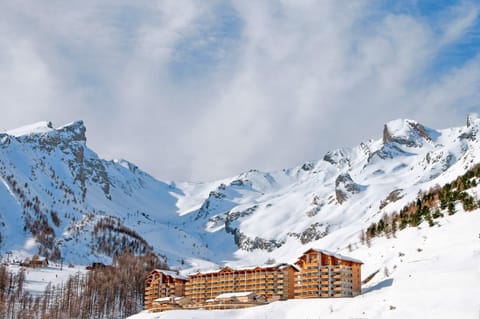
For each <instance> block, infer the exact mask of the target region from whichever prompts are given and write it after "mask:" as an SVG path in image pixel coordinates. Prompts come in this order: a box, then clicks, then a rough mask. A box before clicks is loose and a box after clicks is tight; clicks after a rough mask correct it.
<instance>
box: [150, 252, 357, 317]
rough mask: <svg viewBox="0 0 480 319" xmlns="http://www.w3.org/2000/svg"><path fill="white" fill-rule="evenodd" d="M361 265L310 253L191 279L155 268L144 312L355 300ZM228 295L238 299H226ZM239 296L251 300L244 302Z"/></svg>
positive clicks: (353, 260) (327, 254)
mask: <svg viewBox="0 0 480 319" xmlns="http://www.w3.org/2000/svg"><path fill="white" fill-rule="evenodd" d="M361 266H362V262H361V261H359V260H356V259H353V258H349V257H345V256H342V255H339V254H334V253H331V252H328V251H326V250H320V249H309V250H307V251H306V252H304V253H303V255H302V256H300V258H298V260H297V261H296V262H295V263H294V264H278V265H267V266H263V267H260V266H257V267H251V268H241V269H233V268H230V267H224V268H222V269H220V270H218V271H213V272H205V273H200V272H199V273H195V274H192V275H189V276H188V277H184V276H180V275H178V274H176V273H175V272H172V271H168V270H158V269H156V270H153V271H152V272H151V273H150V274H149V276H148V278H147V280H146V282H145V309H150V310H151V309H152V308H155V309H156V310H157V311H161V310H162V309H176V308H178V307H181V308H200V307H203V308H205V309H226V308H227V307H229V306H231V307H241V306H254V305H258V304H262V303H265V302H272V301H277V300H287V299H293V298H333V297H354V296H356V295H359V294H360V293H361ZM225 294H227V296H230V295H231V294H233V295H232V296H235V297H236V298H237V299H238V300H235V302H232V301H230V302H225V301H222V298H220V297H222V296H225ZM238 294H241V295H242V296H243V294H245V296H248V297H249V298H250V297H251V299H252V300H248V302H245V301H242V299H241V298H238V296H240V295H238ZM244 299H245V298H244ZM177 300H181V305H180V303H179V302H176V301H177ZM170 301H171V302H170ZM169 303H171V305H170V306H169V305H168V304H169ZM160 306H161V307H160ZM169 307H170V308H169ZM157 308H158V309H157Z"/></svg>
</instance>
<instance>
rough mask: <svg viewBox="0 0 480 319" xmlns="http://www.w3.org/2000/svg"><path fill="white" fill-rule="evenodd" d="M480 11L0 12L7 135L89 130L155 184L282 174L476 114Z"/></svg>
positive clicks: (191, 3)
mask: <svg viewBox="0 0 480 319" xmlns="http://www.w3.org/2000/svg"><path fill="white" fill-rule="evenodd" d="M479 9H480V4H479V3H478V1H473V0H472V1H469V0H465V1H445V0H438V1H434V0H421V1H420V0H401V1H400V0H399V1H389V0H357V1H347V0H345V1H339V0H322V1H314V0H278V1H269V0H264V1H244V0H231V1H220V0H209V1H196V0H161V1H147V0H138V1H135V2H131V1H126V0H105V1H93V0H85V1H68V2H63V1H53V0H52V1H47V2H42V3H39V2H37V1H28V0H20V1H4V2H2V3H0V90H1V94H0V105H1V106H2V116H1V117H0V129H2V130H7V129H11V128H14V127H17V126H21V125H24V124H28V123H32V122H36V121H41V120H50V121H53V123H54V124H55V125H58V126H60V125H62V124H65V123H68V122H71V121H74V120H77V119H83V120H84V121H85V123H86V125H87V136H88V139H89V140H88V143H89V145H90V146H91V147H92V148H93V149H94V150H95V151H97V152H98V153H99V154H100V155H101V156H102V157H106V158H125V159H127V160H130V161H132V162H135V163H136V164H138V165H139V166H140V167H142V168H143V169H144V170H146V171H148V172H150V173H152V174H153V175H154V176H156V177H158V178H160V179H175V180H195V181H199V180H211V179H216V178H221V177H226V176H230V175H234V174H238V173H240V172H242V171H245V170H249V169H251V168H258V169H262V170H274V169H281V168H284V167H291V166H295V165H299V164H301V163H302V162H305V161H307V160H315V159H320V158H322V157H323V154H324V153H326V152H327V151H328V150H330V149H332V148H338V147H342V146H354V145H356V144H358V143H360V142H362V141H364V140H368V139H370V138H378V137H380V136H381V131H382V127H383V124H384V123H385V122H386V121H389V120H393V119H396V118H412V119H415V120H418V121H419V122H422V123H423V124H425V125H427V126H430V127H435V128H442V127H447V126H453V125H462V124H463V123H464V122H465V119H466V115H467V113H468V112H475V111H476V112H480V107H479V104H478V101H480V90H479V87H480V56H479V52H480V19H479Z"/></svg>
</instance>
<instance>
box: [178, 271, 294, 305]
mask: <svg viewBox="0 0 480 319" xmlns="http://www.w3.org/2000/svg"><path fill="white" fill-rule="evenodd" d="M295 271H297V267H296V266H293V265H288V264H280V265H275V266H266V267H254V268H243V269H232V268H230V267H225V268H223V269H221V270H219V271H216V272H209V273H197V274H193V275H190V276H189V281H188V282H187V283H186V286H185V296H186V297H187V298H189V299H190V300H191V301H192V303H198V304H200V303H205V302H206V301H207V300H209V299H215V298H216V297H217V296H219V295H221V294H224V293H235V292H252V293H255V294H257V295H261V296H263V297H264V298H265V299H266V300H267V301H269V302H270V301H274V300H286V299H290V298H293V297H294V291H293V279H294V275H293V274H294V272H295Z"/></svg>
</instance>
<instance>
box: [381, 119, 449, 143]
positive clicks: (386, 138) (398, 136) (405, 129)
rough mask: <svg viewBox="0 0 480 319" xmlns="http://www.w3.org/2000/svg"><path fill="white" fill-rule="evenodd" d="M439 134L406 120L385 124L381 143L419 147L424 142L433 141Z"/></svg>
mask: <svg viewBox="0 0 480 319" xmlns="http://www.w3.org/2000/svg"><path fill="white" fill-rule="evenodd" d="M439 135H440V133H438V132H437V131H435V130H433V129H430V128H427V127H425V126H424V125H422V124H420V123H418V122H416V121H412V120H407V119H398V120H394V121H390V122H388V123H386V124H385V125H384V127H383V143H384V144H387V143H389V142H395V143H398V144H401V145H405V146H409V147H421V146H422V145H423V143H424V141H430V142H431V141H434V140H436V139H437V138H438V136H439Z"/></svg>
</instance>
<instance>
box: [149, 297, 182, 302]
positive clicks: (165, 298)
mask: <svg viewBox="0 0 480 319" xmlns="http://www.w3.org/2000/svg"><path fill="white" fill-rule="evenodd" d="M183 298H184V297H173V298H172V297H163V298H157V299H155V300H154V301H156V302H163V301H170V300H173V301H177V300H182V299H183Z"/></svg>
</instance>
